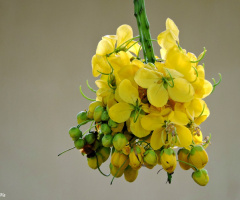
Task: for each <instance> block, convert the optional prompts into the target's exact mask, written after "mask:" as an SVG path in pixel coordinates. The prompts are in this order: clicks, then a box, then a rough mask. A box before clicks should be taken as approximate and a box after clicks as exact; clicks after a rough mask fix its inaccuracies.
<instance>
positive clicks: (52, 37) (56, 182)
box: [0, 0, 240, 200]
mask: <svg viewBox="0 0 240 200" xmlns="http://www.w3.org/2000/svg"><path fill="white" fill-rule="evenodd" d="M146 9H147V14H148V18H149V21H150V30H151V34H152V37H153V38H157V36H158V34H159V33H160V32H162V31H164V30H165V21H166V19H167V18H168V17H169V18H171V19H173V20H174V21H175V23H176V24H177V26H178V28H179V30H180V44H181V46H182V47H183V48H185V49H187V50H188V51H191V52H194V53H195V54H196V55H198V54H200V53H201V52H202V50H203V47H206V49H207V50H208V51H207V54H206V56H205V58H204V60H203V62H204V63H205V70H206V78H207V79H208V80H210V81H211V78H212V77H214V78H215V79H216V80H218V73H219V72H221V74H222V76H223V81H222V83H221V84H220V86H219V87H217V88H216V90H215V92H214V93H213V94H212V95H211V96H209V97H208V98H206V102H207V104H208V107H209V109H210V112H211V115H210V117H209V118H208V119H207V121H206V122H204V123H203V124H202V125H201V128H202V131H203V134H204V136H206V135H208V134H209V133H212V145H210V146H209V147H208V149H207V152H208V154H209V158H210V161H209V163H208V164H207V166H206V169H207V170H208V172H209V176H210V182H209V184H208V185H207V186H206V187H200V186H198V185H197V184H195V183H194V181H193V180H192V178H191V173H192V172H191V171H190V170H189V171H183V170H181V169H180V167H179V166H178V167H177V169H176V172H175V174H174V176H173V182H172V184H171V185H169V184H166V178H167V176H166V174H165V173H163V172H161V173H159V174H158V175H157V171H158V170H159V169H160V166H158V167H155V168H154V169H153V170H148V169H143V168H142V169H141V170H140V172H139V176H138V179H137V180H136V181H135V182H134V183H131V184H130V183H128V182H126V181H125V180H124V178H123V177H122V178H120V179H115V181H114V183H113V185H112V186H110V181H111V178H105V177H104V176H102V175H101V174H100V173H99V172H98V171H96V170H92V169H90V168H89V167H88V165H87V161H86V158H85V157H83V156H81V154H80V153H79V152H78V151H77V150H73V151H71V152H68V153H66V154H65V155H62V156H61V157H57V154H58V153H60V152H61V151H63V150H65V149H68V148H70V147H72V146H73V142H72V141H71V139H70V137H69V135H68V129H69V128H70V127H71V126H73V125H76V123H77V122H76V114H77V113H78V112H79V111H81V110H84V109H86V108H87V107H88V104H89V102H88V101H87V100H85V99H84V98H82V97H81V95H80V93H79V85H80V84H81V85H83V90H84V92H85V93H86V94H87V95H88V96H90V97H92V98H94V97H95V96H94V94H92V93H90V92H89V91H88V89H87V87H86V85H85V81H86V79H88V80H89V82H90V84H91V85H92V86H93V87H94V88H95V89H96V87H95V85H94V81H95V80H96V79H94V78H93V77H92V72H91V58H92V56H93V55H94V54H95V51H96V46H97V43H98V42H99V40H100V39H101V37H102V36H104V35H108V34H115V33H116V29H117V27H118V26H120V25H122V24H129V25H131V26H132V27H133V30H134V35H138V30H137V25H136V20H135V17H134V15H133V0H121V1H120V0H91V1H83V0H68V1H67V0H65V1H64V0H0V193H5V194H6V197H5V198H4V199H10V200H33V199H34V200H41V199H52V200H55V199H56V200H62V199H63V200H65V199H80V200H95V199H99V200H100V199H114V200H120V199H121V200H122V199H138V200H140V199H153V200H155V199H162V200H172V199H184V200H193V199H194V200H195V199H196V200H202V199H207V200H208V199H211V200H225V199H230V200H239V199H240V190H239V188H240V181H239V179H240V174H239V165H240V161H239V141H240V133H239V125H240V117H239V113H240V107H239V103H240V93H239V86H240V84H239V80H240V79H239V77H240V66H239V58H240V51H239V45H240V44H239V37H240V1H239V0H181V1H180V0H167V1H166V0H146ZM154 49H155V54H156V55H159V46H158V45H157V44H156V43H155V44H154ZM107 163H109V161H107ZM107 165H108V164H104V166H103V168H102V170H103V171H105V172H106V173H107V172H108V171H109V170H108V166H107Z"/></svg>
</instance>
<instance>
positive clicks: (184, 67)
mask: <svg viewBox="0 0 240 200" xmlns="http://www.w3.org/2000/svg"><path fill="white" fill-rule="evenodd" d="M166 66H167V68H171V69H175V70H177V71H178V72H180V73H181V74H183V75H185V74H186V73H188V72H189V71H190V70H191V69H192V65H191V62H190V59H189V57H188V56H187V55H186V54H185V53H183V52H182V51H180V50H179V49H178V47H174V48H171V49H170V50H169V51H168V52H167V55H166Z"/></svg>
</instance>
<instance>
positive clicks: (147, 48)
mask: <svg viewBox="0 0 240 200" xmlns="http://www.w3.org/2000/svg"><path fill="white" fill-rule="evenodd" d="M134 15H135V17H136V19H137V25H138V30H139V35H140V42H141V44H142V49H143V55H144V58H145V62H146V63H148V62H150V63H155V56H154V51H153V45H152V39H151V34H150V31H149V22H148V19H147V14H146V10H145V2H144V0H134Z"/></svg>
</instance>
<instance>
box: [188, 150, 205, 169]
mask: <svg viewBox="0 0 240 200" xmlns="http://www.w3.org/2000/svg"><path fill="white" fill-rule="evenodd" d="M189 162H190V163H191V164H192V165H194V166H195V167H197V168H198V169H202V168H204V167H205V165H206V164H207V162H208V155H207V152H206V151H205V149H204V148H203V147H202V146H200V145H196V146H194V147H193V148H192V149H191V151H190V156H189Z"/></svg>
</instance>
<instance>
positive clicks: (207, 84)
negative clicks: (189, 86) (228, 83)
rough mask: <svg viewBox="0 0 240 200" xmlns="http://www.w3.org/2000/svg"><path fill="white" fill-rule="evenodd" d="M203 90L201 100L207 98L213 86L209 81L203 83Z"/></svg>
mask: <svg viewBox="0 0 240 200" xmlns="http://www.w3.org/2000/svg"><path fill="white" fill-rule="evenodd" d="M203 88H204V95H203V98H205V97H207V96H208V95H209V94H211V92H212V89H213V86H212V84H211V83H210V82H209V81H207V80H205V81H204V86H203Z"/></svg>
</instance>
